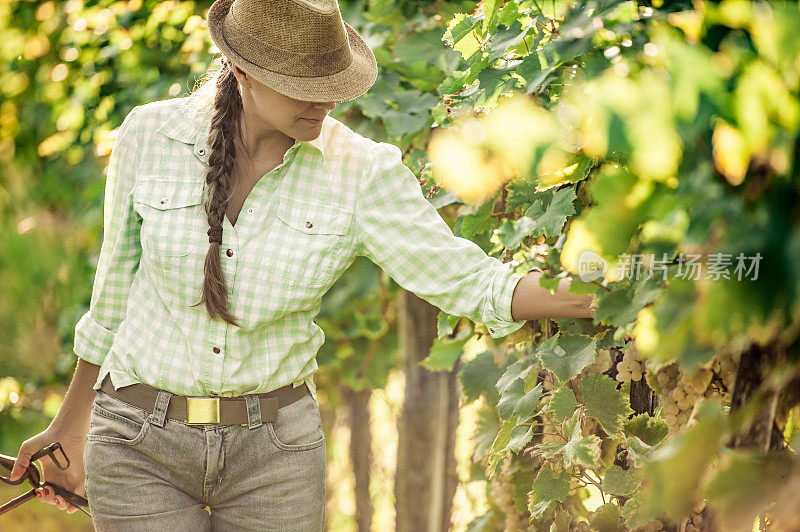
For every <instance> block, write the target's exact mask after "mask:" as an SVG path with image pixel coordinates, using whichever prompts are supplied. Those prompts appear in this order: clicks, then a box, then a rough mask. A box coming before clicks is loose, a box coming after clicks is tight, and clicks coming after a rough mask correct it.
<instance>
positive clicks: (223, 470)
mask: <svg viewBox="0 0 800 532" xmlns="http://www.w3.org/2000/svg"><path fill="white" fill-rule="evenodd" d="M171 396H172V394H171V393H170V392H167V391H164V390H159V393H158V399H157V401H156V406H155V410H154V411H153V412H152V413H150V412H148V411H146V410H143V409H141V408H138V407H135V406H132V405H130V404H128V403H126V402H124V401H121V400H119V399H117V398H115V397H113V396H111V395H109V394H107V393H104V392H103V391H102V390H97V396H96V398H95V402H94V404H93V406H92V413H91V423H90V427H89V432H88V434H87V436H86V447H85V449H84V455H83V458H84V466H85V469H86V484H85V489H86V498H87V499H88V500H89V510H90V511H91V513H92V521H93V524H94V526H95V529H96V530H98V531H115V532H116V531H169V532H181V531H187V532H189V531H191V532H196V531H208V530H212V531H217V530H219V531H227V530H234V531H238V530H259V531H264V530H281V531H284V532H286V531H302V532H306V531H308V532H311V531H321V530H323V529H324V522H325V475H326V456H325V447H326V446H325V434H324V432H323V431H322V424H321V420H320V413H319V404H318V403H317V402H316V401H315V400H314V398H313V397H312V396H311V395H310V394H307V395H305V396H304V397H303V398H302V399H299V400H297V401H295V402H294V403H292V404H290V405H288V406H284V407H282V408H280V409H279V410H278V417H277V420H276V421H275V422H272V423H269V422H263V423H262V422H261V417H260V413H259V412H258V402H257V401H255V400H254V397H252V396H245V397H246V398H247V406H248V408H247V410H248V425H230V426H219V425H213V424H212V425H187V424H186V423H184V422H182V421H177V420H174V419H169V418H166V417H165V413H166V410H167V406H168V404H169V399H170V397H171ZM206 506H207V507H208V508H206Z"/></svg>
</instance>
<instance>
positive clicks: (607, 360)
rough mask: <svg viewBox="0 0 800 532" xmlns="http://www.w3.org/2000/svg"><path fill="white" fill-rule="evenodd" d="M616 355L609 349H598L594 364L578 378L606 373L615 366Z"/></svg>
mask: <svg viewBox="0 0 800 532" xmlns="http://www.w3.org/2000/svg"><path fill="white" fill-rule="evenodd" d="M614 358H615V355H614V353H613V352H612V351H610V350H608V349H598V350H597V354H596V355H595V358H594V362H592V363H591V364H589V365H588V366H586V367H585V368H583V369H582V370H581V372H580V373H579V374H578V376H577V377H576V378H581V377H585V376H586V375H594V374H595V373H605V372H606V371H608V370H609V369H611V366H613V365H614Z"/></svg>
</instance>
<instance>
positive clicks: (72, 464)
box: [9, 427, 86, 514]
mask: <svg viewBox="0 0 800 532" xmlns="http://www.w3.org/2000/svg"><path fill="white" fill-rule="evenodd" d="M56 441H57V442H59V443H61V449H62V450H63V451H64V453H65V454H66V455H67V458H69V467H68V468H66V469H59V467H58V466H57V465H56V464H55V462H53V459H52V457H51V456H50V455H45V456H43V457H41V458H39V465H41V471H42V475H41V481H42V482H50V483H52V484H56V485H58V486H61V487H62V488H64V489H66V490H69V491H71V492H73V493H76V494H78V495H80V496H82V497H85V496H86V495H85V492H84V482H85V480H86V471H85V470H84V468H83V449H84V446H85V445H86V435H85V434H84V435H82V436H76V435H74V434H66V433H64V432H60V431H57V430H54V429H53V428H52V427H49V428H47V429H45V430H43V431H42V432H40V433H39V434H36V435H35V436H32V437H30V438H28V439H27V440H25V441H24V442H22V445H21V446H20V448H19V453H18V454H17V460H16V461H15V462H14V467H13V468H12V470H11V474H10V475H9V479H10V480H16V479H17V478H19V477H20V476H22V474H23V473H24V471H25V469H26V468H27V467H28V464H29V463H30V457H31V456H32V455H33V454H34V453H36V452H38V451H39V450H41V449H43V448H45V447H47V446H48V445H50V444H51V443H53V442H56ZM55 457H56V459H57V460H58V461H59V463H60V464H62V465H63V464H65V462H64V457H63V456H62V455H61V451H59V450H56V451H55ZM36 496H37V497H38V498H39V500H40V501H42V502H45V503H48V504H53V505H55V506H56V507H58V509H59V510H66V511H67V513H68V514H71V513H74V512H77V511H78V508H77V507H76V506H74V505H72V504H70V503H68V502H67V501H65V500H64V498H63V497H61V496H59V495H56V494H55V492H54V491H53V488H51V487H48V486H44V487H43V488H38V489H37V490H36Z"/></svg>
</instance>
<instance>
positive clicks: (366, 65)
mask: <svg viewBox="0 0 800 532" xmlns="http://www.w3.org/2000/svg"><path fill="white" fill-rule="evenodd" d="M231 4H233V0H217V1H216V2H214V3H213V4H212V5H211V7H210V8H209V10H208V32H209V34H210V35H211V40H213V41H214V44H215V45H216V46H217V48H219V49H220V51H221V52H222V53H223V54H224V55H225V57H227V58H228V59H230V60H231V61H233V62H234V63H235V64H236V65H237V66H238V67H240V68H241V69H242V70H244V71H245V72H247V73H248V74H250V75H251V76H253V77H254V78H256V79H257V80H258V81H260V82H261V83H263V84H264V85H267V86H268V87H270V88H271V89H273V90H275V91H277V92H279V93H281V94H284V95H286V96H289V97H290V98H295V99H297V100H303V101H311V102H346V101H348V100H352V99H354V98H357V97H358V96H361V95H362V94H364V93H365V92H367V91H368V90H369V89H370V87H372V85H373V84H374V83H375V80H376V79H377V77H378V63H377V61H376V60H375V54H373V53H372V50H371V49H370V47H369V45H367V43H366V42H364V39H363V38H362V37H361V35H359V34H358V32H357V31H356V30H354V29H353V28H352V27H351V26H350V25H349V24H347V23H346V22H344V21H343V23H344V26H345V29H346V30H347V39H348V41H349V42H350V51H351V53H352V57H353V60H352V62H351V63H350V65H348V66H347V68H345V69H344V70H341V71H339V72H337V73H335V74H331V75H329V76H320V77H299V76H287V75H286V74H279V73H277V72H273V71H271V70H267V69H266V68H264V67H262V66H260V65H256V64H255V63H252V62H250V61H249V60H247V59H245V58H244V57H242V56H241V55H239V54H238V53H236V51H235V50H234V49H233V48H231V46H230V45H229V44H228V41H227V40H226V39H225V32H224V31H223V25H222V21H223V20H224V19H225V15H227V14H228V10H229V9H230V6H231Z"/></svg>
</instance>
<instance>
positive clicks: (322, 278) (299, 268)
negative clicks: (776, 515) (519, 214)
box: [74, 98, 524, 399]
mask: <svg viewBox="0 0 800 532" xmlns="http://www.w3.org/2000/svg"><path fill="white" fill-rule="evenodd" d="M190 101H191V98H176V99H171V100H161V101H156V102H151V103H148V104H145V105H140V106H137V107H135V108H134V109H133V110H132V111H131V112H130V113H129V114H128V115H127V116H126V118H125V120H124V121H123V123H122V125H121V126H120V128H119V131H118V133H117V138H116V140H115V143H114V149H113V150H112V153H111V158H110V161H109V166H108V175H107V178H106V185H105V201H104V211H103V217H104V225H103V230H104V237H103V243H102V246H101V249H100V256H99V259H98V264H97V273H96V276H95V279H94V284H93V288H92V296H91V301H90V306H89V309H88V311H87V312H86V313H85V314H84V315H83V316H82V317H81V318H80V320H79V321H78V323H77V325H76V327H75V343H74V350H75V354H76V355H77V356H79V357H80V358H83V359H85V360H87V361H88V362H91V363H93V364H98V365H100V366H101V369H100V373H99V376H98V379H97V382H96V383H95V386H94V389H95V390H97V389H99V388H100V383H101V382H102V380H103V378H104V377H105V375H106V374H109V373H110V374H111V380H112V383H113V384H114V386H115V388H120V387H122V386H126V385H129V384H133V383H136V382H144V383H146V384H149V385H150V386H154V387H156V388H161V389H164V390H168V391H170V392H172V393H176V394H180V395H191V396H214V395H216V396H221V397H223V396H224V397H230V396H238V395H243V394H250V393H260V392H267V391H270V390H273V389H275V388H279V387H281V386H283V385H285V384H288V383H292V384H294V385H295V386H297V385H301V384H302V383H303V382H304V381H305V382H306V383H307V384H308V386H309V388H310V390H311V393H312V395H313V396H314V398H315V399H316V388H315V385H314V382H313V379H312V376H313V373H314V372H315V371H316V369H317V362H316V353H317V351H318V349H319V348H320V346H321V345H322V343H323V341H324V334H323V332H322V329H321V328H320V327H319V326H318V325H317V324H316V323H314V321H313V320H314V318H315V316H316V315H317V313H318V312H319V309H320V301H321V298H322V296H323V295H324V294H325V292H326V291H327V290H328V289H329V288H330V287H331V285H332V284H333V283H334V282H335V281H336V280H337V279H338V278H339V277H340V276H341V275H342V273H343V272H344V271H345V270H346V269H347V268H348V267H349V266H350V265H351V264H352V262H353V261H354V260H355V258H356V257H357V256H358V255H363V256H366V257H368V258H369V259H370V260H372V261H373V262H374V263H375V264H377V265H379V266H380V267H381V268H383V269H384V270H385V271H386V272H387V273H388V274H389V275H391V277H392V278H393V279H395V280H396V281H397V282H398V283H399V284H400V285H401V286H402V287H403V288H405V289H407V290H409V291H411V292H414V293H415V294H417V295H419V296H420V297H421V298H423V299H425V300H426V301H428V302H430V303H431V304H433V305H435V306H436V307H438V308H440V309H442V310H444V311H445V312H448V313H450V314H454V315H459V316H466V317H468V318H470V319H472V320H473V321H478V322H482V323H484V324H485V325H486V326H487V327H488V330H489V333H490V335H491V336H492V337H493V338H498V337H502V336H505V335H507V334H509V333H511V332H513V331H515V330H517V329H519V328H520V327H521V326H522V325H523V324H524V321H512V319H511V296H512V293H513V291H514V287H515V286H516V283H517V281H518V280H519V278H520V277H521V276H522V275H523V274H517V273H515V272H514V271H513V270H512V269H511V267H510V266H509V265H508V264H505V263H503V262H501V261H500V260H499V259H497V258H495V257H490V256H487V255H486V254H485V253H484V251H483V250H482V249H481V248H480V247H479V246H478V245H477V244H475V243H474V242H472V241H470V240H467V239H465V238H461V237H457V236H455V235H453V232H452V231H451V229H450V227H449V226H448V225H447V223H446V222H445V221H444V220H443V219H442V218H441V216H440V215H439V213H438V212H437V211H436V208H435V207H434V206H433V205H431V203H430V202H429V201H428V200H427V199H426V198H425V197H424V195H423V194H422V191H421V189H420V186H419V182H418V181H417V179H416V177H415V176H414V174H413V173H412V172H411V171H410V170H409V169H408V168H407V167H406V166H404V164H403V162H402V159H401V152H400V149H399V148H397V147H396V146H394V145H392V144H388V143H384V142H375V141H373V140H371V139H368V138H366V137H363V136H361V135H359V134H357V133H355V132H354V131H352V130H351V129H350V128H348V127H347V126H345V125H344V124H343V123H341V122H340V121H338V120H336V119H334V118H333V117H331V116H327V117H326V118H325V119H324V121H323V128H322V133H321V134H320V135H319V136H318V137H317V138H316V139H314V140H311V141H307V142H306V141H303V142H300V141H296V142H295V144H294V145H293V146H291V147H290V148H289V150H288V151H287V152H286V154H285V155H284V158H283V162H282V163H281V164H280V165H278V166H277V167H276V168H275V169H273V170H272V171H270V172H269V173H267V174H266V175H264V176H263V177H262V178H261V179H260V180H259V181H258V182H257V183H256V185H255V187H254V188H253V189H252V191H251V192H250V194H249V196H248V197H247V199H246V201H245V202H244V205H243V206H242V210H241V213H240V215H239V217H238V219H237V222H236V225H235V226H234V225H231V223H230V221H229V220H228V218H227V216H226V217H225V218H224V221H223V233H222V244H221V245H220V260H221V263H222V270H223V272H224V277H225V282H226V284H227V287H228V297H229V301H230V307H229V308H230V311H231V312H232V313H233V315H234V316H236V317H237V318H239V321H240V323H241V325H242V327H241V328H238V327H236V326H233V325H229V324H228V323H226V322H224V321H221V320H212V319H211V318H210V317H209V316H208V313H207V312H206V310H205V305H199V306H197V307H194V308H192V307H190V305H192V304H194V303H197V302H198V301H199V300H200V293H201V284H202V280H203V264H204V261H205V257H206V253H207V251H208V246H209V243H208V235H207V234H206V231H207V229H208V223H207V219H206V215H205V211H204V208H203V202H204V200H205V197H206V186H205V171H206V168H207V167H208V157H209V153H210V151H211V150H210V148H209V145H208V142H207V136H208V131H209V127H210V114H209V113H207V112H202V109H203V108H202V107H201V108H193V107H189V104H188V103H187V102H190Z"/></svg>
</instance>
